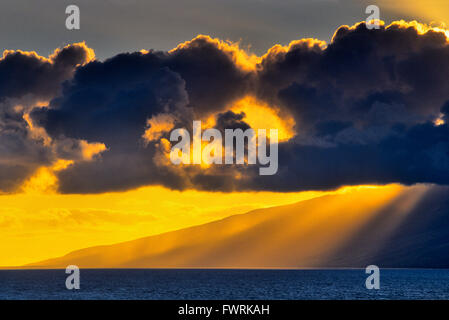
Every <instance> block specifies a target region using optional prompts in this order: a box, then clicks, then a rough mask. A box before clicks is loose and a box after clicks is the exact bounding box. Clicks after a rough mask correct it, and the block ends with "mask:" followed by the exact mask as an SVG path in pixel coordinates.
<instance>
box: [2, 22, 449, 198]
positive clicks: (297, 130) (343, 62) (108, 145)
mask: <svg viewBox="0 0 449 320" xmlns="http://www.w3.org/2000/svg"><path fill="white" fill-rule="evenodd" d="M448 35H449V32H447V31H446V30H443V29H440V28H430V27H428V26H425V25H422V24H419V23H417V22H404V21H398V22H394V23H392V24H390V25H388V26H386V25H382V26H381V28H380V29H378V30H376V29H373V30H368V29H367V28H366V26H365V24H364V23H359V24H356V25H354V26H351V27H349V26H342V27H340V28H339V29H338V30H337V31H336V32H335V34H334V36H333V38H332V41H331V42H330V43H328V44H326V43H325V42H323V41H320V40H316V39H300V40H295V41H292V42H291V43H290V44H289V45H288V46H280V45H276V46H274V47H272V48H271V49H270V50H268V52H267V53H266V54H265V55H263V56H261V57H257V56H254V55H251V54H248V53H246V52H245V51H243V50H241V49H240V48H239V47H238V45H237V44H234V43H230V42H226V41H221V40H218V39H213V38H210V37H208V36H198V37H196V38H195V39H193V40H191V41H187V42H185V43H182V44H180V45H178V46H177V47H176V48H175V49H173V50H171V51H169V52H161V51H154V50H150V51H142V52H135V53H123V54H119V55H117V56H114V57H112V58H110V59H107V60H105V61H98V60H93V56H94V55H93V51H92V50H91V49H89V48H87V47H86V46H85V45H84V44H76V45H72V46H68V47H66V48H63V49H59V50H57V51H55V53H54V54H53V55H52V56H50V57H49V58H43V57H39V56H38V55H37V54H34V53H22V52H6V53H5V54H4V58H3V59H2V60H0V101H2V106H3V107H2V112H3V113H2V116H0V121H2V122H0V123H3V122H4V123H5V124H4V127H5V128H13V129H11V130H10V131H9V132H13V133H10V135H6V133H2V134H3V138H2V139H1V140H0V148H3V149H5V150H8V151H9V153H8V152H5V153H4V155H2V156H1V159H0V165H3V163H6V164H8V165H9V167H7V169H5V170H3V171H1V172H0V175H1V174H2V176H0V189H1V190H3V191H8V190H9V191H10V190H14V188H15V187H17V185H18V184H20V182H23V181H24V179H26V178H27V177H29V176H30V175H31V174H32V172H33V171H35V170H36V169H37V168H39V167H40V166H50V165H51V164H52V163H54V162H55V161H56V160H57V159H61V158H62V159H66V160H73V161H74V163H73V164H72V165H70V166H68V167H67V168H64V169H63V170H58V171H57V172H55V174H56V175H57V178H58V185H59V191H60V192H64V193H95V192H105V191H117V190H126V189H132V188H136V187H140V186H143V185H154V184H156V185H164V186H166V187H169V188H173V189H180V190H183V189H190V188H192V189H201V190H221V191H233V190H273V191H293V190H313V189H334V188H337V187H339V186H341V185H355V184H386V183H392V182H399V183H403V184H414V183H418V182H429V183H438V184H448V183H449V135H448V133H449V132H448V131H449V127H448V121H447V119H448V117H449V116H448V114H449V111H448V110H449V109H448V107H447V106H448V105H449V82H447V81H446V78H447V74H449V44H448V38H447V36H448ZM7 62H8V63H7ZM20 70H25V71H24V72H20ZM33 72H34V73H33ZM8 76H13V81H12V82H7V81H6V80H4V81H2V79H6V78H7V77H8ZM14 77H15V78H14ZM1 94H3V96H2V95H1ZM30 97H32V98H30ZM14 99H15V100H14ZM25 99H31V100H30V101H25ZM20 101H24V102H22V104H23V105H25V106H24V107H23V108H22V109H20V110H19V109H18V108H17V105H18V102H20ZM38 101H46V103H38ZM25 102H26V103H25ZM256 103H257V104H260V106H262V105H263V106H264V107H263V108H260V106H256V105H254V108H251V104H256ZM242 105H243V107H242ZM257 108H259V109H257ZM264 108H271V109H272V110H273V111H272V112H271V113H270V112H268V113H265V114H267V115H268V114H270V115H271V117H273V118H272V119H275V120H276V121H271V125H276V126H281V125H282V126H285V128H279V129H283V130H284V131H285V132H286V134H285V135H284V137H283V139H281V142H280V145H279V170H278V173H277V174H276V175H274V176H259V175H258V168H257V167H253V166H237V165H232V166H230V165H213V166H188V165H182V166H174V165H172V164H171V163H170V162H169V161H168V160H167V159H168V158H167V154H168V152H169V148H170V142H169V132H170V130H172V129H175V128H180V127H185V128H187V129H188V130H190V129H191V126H192V121H193V120H202V121H203V124H205V125H208V126H210V127H215V128H217V129H219V130H222V131H223V130H224V129H225V128H249V127H250V126H251V125H252V124H255V123H263V121H261V120H264V119H263V118H264V116H263V114H262V115H259V117H257V116H258V112H252V113H251V112H249V111H250V110H252V109H257V110H262V109H264ZM270 119H271V118H270ZM438 119H439V121H437V120H438ZM265 122H266V121H265ZM275 123H276V124H275ZM436 123H437V124H436ZM267 129H269V128H267ZM287 129H288V130H287ZM1 132H6V131H5V130H3V131H1ZM19 133H20V134H19ZM14 150H15V151H14ZM13 151H14V152H15V153H14V152H13ZM8 154H9V156H8ZM5 155H6V156H5ZM8 157H9V158H8ZM14 157H16V158H17V159H18V158H19V157H22V159H21V161H15V162H14V163H15V164H16V165H17V164H20V163H22V164H23V165H22V167H20V168H16V169H15V170H13V167H12V166H11V165H10V164H11V163H12V162H13V159H15V158H14ZM25 169H27V170H25ZM13 186H15V187H13Z"/></svg>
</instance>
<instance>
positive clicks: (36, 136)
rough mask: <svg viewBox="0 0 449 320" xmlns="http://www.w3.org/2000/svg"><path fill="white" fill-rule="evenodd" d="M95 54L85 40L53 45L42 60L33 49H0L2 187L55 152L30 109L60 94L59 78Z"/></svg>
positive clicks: (49, 159)
mask: <svg viewBox="0 0 449 320" xmlns="http://www.w3.org/2000/svg"><path fill="white" fill-rule="evenodd" d="M93 58H94V55H93V51H92V50H91V49H89V48H88V47H87V46H86V45H85V44H84V43H77V44H73V45H69V46H67V47H64V48H62V49H57V50H55V52H54V53H53V54H52V55H51V56H50V57H49V58H44V57H41V56H39V55H38V54H37V53H35V52H24V51H20V50H18V51H11V50H7V51H4V52H3V57H2V58H1V59H0V190H1V191H3V192H12V191H15V190H17V188H18V187H19V186H20V184H21V183H23V181H24V180H25V179H27V178H28V177H29V176H30V175H32V174H33V173H34V172H35V171H36V170H37V169H38V168H39V167H41V166H44V165H50V164H51V163H52V162H53V161H54V160H55V159H56V158H57V157H58V155H57V154H56V153H55V150H54V149H53V147H52V146H49V140H48V139H46V133H45V130H43V129H42V128H36V127H33V124H32V122H31V120H30V118H29V117H28V113H29V112H30V110H31V109H32V108H33V107H34V106H36V105H39V104H42V103H45V101H47V100H48V99H51V98H52V97H54V96H55V95H57V94H58V93H59V90H60V86H61V82H63V81H65V80H67V79H70V78H71V77H72V75H73V73H74V71H75V69H76V68H77V67H79V66H81V65H83V64H85V63H87V62H88V61H90V60H91V59H93Z"/></svg>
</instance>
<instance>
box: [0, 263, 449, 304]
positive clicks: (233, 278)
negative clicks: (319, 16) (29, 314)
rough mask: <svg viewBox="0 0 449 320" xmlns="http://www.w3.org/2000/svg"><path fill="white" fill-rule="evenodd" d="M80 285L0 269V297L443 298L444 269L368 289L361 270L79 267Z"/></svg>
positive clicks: (446, 292) (44, 273) (46, 273)
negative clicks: (70, 287) (71, 286)
mask: <svg viewBox="0 0 449 320" xmlns="http://www.w3.org/2000/svg"><path fill="white" fill-rule="evenodd" d="M80 272H81V273H80V285H81V286H80V290H67V289H66V287H65V280H66V277H67V276H68V275H67V274H65V270H1V271H0V299H1V300H4V299H13V300H17V299H19V300H21V299H33V300H40V299H64V300H65V299H82V300H84V299H87V300H89V299H120V300H128V299H139V300H140V299H150V300H152V299H158V300H159V299H162V300H172V299H175V300H177V299H182V300H184V299H189V300H203V299H207V300H209V299H213V300H215V299H218V300H229V299H231V300H234V299H238V300H241V299H243V300H247V299H260V300H265V299H268V300H285V299H300V300H302V299H320V300H321V299H324V300H327V299H364V300H365V299H449V270H446V269H381V270H380V289H379V290H368V289H366V287H365V280H366V277H367V276H368V275H367V274H365V270H364V269H344V270H341V269H339V270H198V269H195V270H185V269H156V270H155V269H81V270H80Z"/></svg>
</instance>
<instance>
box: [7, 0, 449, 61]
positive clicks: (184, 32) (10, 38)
mask: <svg viewBox="0 0 449 320" xmlns="http://www.w3.org/2000/svg"><path fill="white" fill-rule="evenodd" d="M423 3H425V5H423ZM70 4H76V5H78V6H79V8H80V11H81V29H80V30H79V31H69V30H67V29H66V28H65V18H66V15H65V8H66V7H67V5H70ZM368 4H378V5H379V6H380V8H381V18H382V19H383V20H385V21H388V22H389V21H393V20H398V19H406V20H411V19H419V20H420V21H422V22H431V21H447V20H445V19H446V18H447V12H449V11H448V10H447V9H448V8H447V6H448V5H447V2H446V1H444V0H441V1H438V0H436V1H435V0H432V1H425V2H423V1H417V0H411V1H406V0H399V1H385V0H383V1H365V0H284V1H277V0H190V1H183V0H146V1H143V0H123V1H122V0H106V1H87V0H78V1H67V0H61V1H54V0H41V1H39V2H36V1H32V2H30V1H26V0H4V1H2V10H1V11H0V39H2V43H1V44H0V50H2V51H3V50H4V49H22V50H28V51H36V52H38V53H39V54H41V55H44V56H47V55H48V54H50V53H51V52H52V51H53V50H54V49H55V48H57V47H61V46H65V45H67V44H69V43H74V42H79V41H86V43H87V44H88V45H89V46H91V47H92V48H95V51H96V53H97V57H98V58H100V59H104V58H108V57H111V56H112V55H114V54H117V53H121V52H133V51H138V50H141V49H157V50H170V49H172V48H174V47H175V46H176V45H177V44H178V43H180V42H183V41H186V40H188V39H192V38H194V37H195V36H196V35H198V34H207V35H210V36H212V37H218V38H220V39H224V40H232V41H240V40H241V43H242V45H243V47H246V48H247V47H248V46H249V47H250V49H251V50H252V51H253V52H255V53H257V54H259V55H260V54H263V53H265V52H266V51H267V50H268V49H269V48H270V47H272V46H273V45H274V44H277V43H279V44H282V45H286V44H288V43H289V42H290V41H291V40H295V39H300V38H309V37H311V38H318V39H321V40H325V41H329V40H330V38H331V36H332V34H333V32H334V31H335V30H336V29H337V28H338V27H339V26H340V25H344V24H348V25H352V24H354V23H356V22H359V21H362V20H364V19H366V15H365V13H364V12H365V8H366V6H367V5H368ZM423 6H424V10H423ZM43 8H45V10H43Z"/></svg>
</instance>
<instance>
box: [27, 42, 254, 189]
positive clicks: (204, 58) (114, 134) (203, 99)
mask: <svg viewBox="0 0 449 320" xmlns="http://www.w3.org/2000/svg"><path fill="white" fill-rule="evenodd" d="M219 46H221V44H220V43H219V42H218V41H216V40H212V39H210V38H209V37H204V36H200V37H197V38H195V39H194V40H192V41H189V42H187V43H184V44H182V45H180V46H179V47H178V48H176V49H175V50H173V51H171V52H170V53H166V52H148V53H131V54H120V55H117V56H115V57H113V58H111V59H108V60H106V61H105V62H99V61H95V62H92V63H89V64H87V65H86V66H84V67H80V68H79V69H78V70H77V72H76V74H75V76H74V77H73V79H72V80H71V81H70V82H67V83H66V84H65V85H64V89H63V93H62V95H61V96H60V97H58V98H56V99H54V100H52V102H51V104H50V108H42V109H38V110H35V111H34V112H33V114H32V117H33V120H34V121H35V122H36V123H37V124H39V125H41V126H43V127H44V128H45V129H46V131H47V132H48V134H49V135H50V136H51V137H53V138H54V139H59V138H61V137H66V138H71V139H84V140H87V141H89V142H102V143H105V145H106V146H107V148H108V151H107V152H105V153H103V154H102V156H101V160H100V161H96V162H89V163H82V164H77V165H75V166H73V167H70V168H68V169H67V170H64V171H63V172H61V173H60V174H59V178H60V189H61V191H63V192H101V191H105V190H117V189H129V188H133V187H138V186H141V185H146V184H155V183H161V184H164V185H167V186H169V187H173V188H184V187H185V184H186V182H183V181H182V178H181V177H179V176H177V175H175V174H173V173H171V172H170V170H166V169H164V168H158V167H156V166H155V165H154V163H153V158H154V156H155V145H154V143H152V142H151V143H149V144H147V145H145V144H144V143H143V141H142V135H143V133H144V129H145V127H146V124H147V120H148V119H150V118H152V117H153V116H156V115H158V114H160V113H166V114H173V115H178V117H177V119H178V124H179V125H181V124H182V126H189V125H190V126H191V123H192V119H193V118H194V117H193V114H197V115H198V117H199V116H204V115H206V114H208V113H212V112H215V111H217V110H221V109H223V108H224V107H225V106H226V105H227V104H229V103H230V102H231V101H232V100H233V99H235V98H236V97H238V96H240V95H242V94H243V92H244V88H245V86H246V83H247V82H248V79H247V78H248V73H247V72H244V71H242V70H241V69H240V68H239V67H238V66H237V65H236V63H235V62H234V61H235V57H234V56H233V55H234V52H233V49H232V48H231V47H227V46H225V47H219ZM111 172H115V173H116V174H113V175H111V174H110V173H111ZM87 185H88V186H87Z"/></svg>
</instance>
